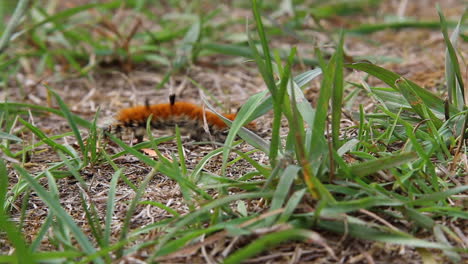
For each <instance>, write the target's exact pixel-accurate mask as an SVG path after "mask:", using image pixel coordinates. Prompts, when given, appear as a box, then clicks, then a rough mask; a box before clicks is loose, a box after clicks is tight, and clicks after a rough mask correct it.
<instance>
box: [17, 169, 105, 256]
mask: <svg viewBox="0 0 468 264" xmlns="http://www.w3.org/2000/svg"><path fill="white" fill-rule="evenodd" d="M13 167H14V168H15V170H16V171H17V172H18V173H19V174H20V175H21V176H22V177H23V178H24V179H25V180H26V181H27V182H28V184H29V185H30V186H31V188H32V189H33V190H34V191H36V193H37V194H38V195H39V197H40V198H41V199H42V200H43V201H44V202H45V203H46V204H47V205H48V207H49V208H50V210H52V212H53V213H54V215H55V216H56V217H57V218H58V219H60V221H61V222H63V223H64V225H66V226H67V227H68V228H69V229H70V231H71V232H72V233H73V234H74V235H75V238H76V240H77V242H78V244H79V245H80V246H81V249H82V250H83V251H84V252H85V253H87V254H92V253H94V252H96V250H95V248H94V246H93V244H92V243H91V241H89V240H88V237H87V236H86V235H85V234H84V233H83V231H81V229H80V228H79V227H78V225H77V224H76V223H75V221H74V220H73V218H72V217H71V216H70V215H69V214H68V213H67V212H66V211H65V210H64V209H63V208H62V206H61V205H60V202H59V201H57V200H56V199H55V198H54V197H53V196H51V195H50V194H49V192H48V191H47V190H45V189H44V187H42V186H41V185H40V184H39V183H38V182H37V181H36V180H35V179H34V178H33V177H32V176H31V175H29V173H28V172H27V171H26V170H25V169H23V168H21V167H20V166H17V165H13ZM96 262H98V263H102V260H101V259H97V260H96Z"/></svg>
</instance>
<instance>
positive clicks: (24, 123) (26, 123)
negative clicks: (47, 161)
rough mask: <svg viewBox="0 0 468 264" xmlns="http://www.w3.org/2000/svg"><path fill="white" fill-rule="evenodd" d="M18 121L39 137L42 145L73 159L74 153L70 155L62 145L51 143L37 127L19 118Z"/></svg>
mask: <svg viewBox="0 0 468 264" xmlns="http://www.w3.org/2000/svg"><path fill="white" fill-rule="evenodd" d="M18 121H20V123H21V124H23V125H24V126H25V127H27V128H28V129H29V130H31V132H33V133H34V134H35V135H36V136H37V137H39V139H40V140H42V141H43V142H44V143H46V144H47V145H49V146H50V147H52V148H53V149H54V150H60V151H62V152H63V153H66V154H67V155H69V156H70V157H75V155H74V153H72V152H71V151H70V150H69V149H68V148H66V147H65V146H64V145H62V144H58V143H57V142H55V141H53V140H52V139H50V138H49V137H47V136H46V134H44V132H42V131H41V130H40V129H38V128H37V127H35V126H33V125H32V124H30V123H29V122H27V121H25V120H23V119H22V118H19V119H18Z"/></svg>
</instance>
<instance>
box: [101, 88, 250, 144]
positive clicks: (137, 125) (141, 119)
mask: <svg viewBox="0 0 468 264" xmlns="http://www.w3.org/2000/svg"><path fill="white" fill-rule="evenodd" d="M169 98H170V103H166V104H155V105H149V104H148V103H146V105H140V106H134V107H130V108H125V109H122V110H121V111H120V112H119V113H118V114H117V116H116V120H117V122H116V123H115V124H114V125H112V126H111V127H110V128H109V129H108V132H111V133H114V134H116V135H117V136H121V135H122V132H123V131H124V130H128V129H129V130H131V131H133V133H134V135H135V137H136V138H137V140H138V142H141V141H143V136H144V135H145V133H146V122H147V120H148V118H149V117H150V115H151V116H152V118H151V121H150V125H151V127H152V128H154V129H161V130H165V129H173V128H174V127H175V126H176V125H177V126H179V128H180V129H181V132H183V133H185V134H188V135H189V136H190V138H192V139H194V140H196V141H208V140H210V139H211V138H212V139H214V140H216V141H224V140H225V139H226V136H227V133H228V131H229V127H228V126H227V125H226V123H224V121H223V120H222V119H221V118H219V117H218V116H217V115H216V114H214V113H212V112H210V111H207V110H205V109H203V108H202V107H200V106H198V105H195V104H192V103H187V102H175V95H171V96H170V97H169ZM223 116H224V117H226V118H227V119H229V120H231V121H232V120H234V119H235V118H236V114H225V115H223ZM205 123H206V125H207V126H206V128H205ZM246 127H247V128H250V129H253V130H255V128H256V125H255V123H254V122H251V123H249V124H247V125H246Z"/></svg>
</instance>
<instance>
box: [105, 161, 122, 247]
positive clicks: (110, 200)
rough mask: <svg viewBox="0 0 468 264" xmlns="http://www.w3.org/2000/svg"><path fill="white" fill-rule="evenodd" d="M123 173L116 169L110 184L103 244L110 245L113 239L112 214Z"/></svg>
mask: <svg viewBox="0 0 468 264" xmlns="http://www.w3.org/2000/svg"><path fill="white" fill-rule="evenodd" d="M121 175H122V170H121V169H120V170H118V171H116V172H115V173H114V174H113V175H112V179H111V182H110V186H109V194H108V195H107V203H106V218H105V222H104V223H105V224H104V234H103V244H104V246H109V243H110V239H111V225H112V216H113V215H114V208H115V193H116V191H117V183H118V182H119V179H120V176H121Z"/></svg>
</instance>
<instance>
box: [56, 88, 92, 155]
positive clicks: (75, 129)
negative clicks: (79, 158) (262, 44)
mask: <svg viewBox="0 0 468 264" xmlns="http://www.w3.org/2000/svg"><path fill="white" fill-rule="evenodd" d="M48 90H49V92H51V93H52V95H54V97H55V100H57V103H58V105H59V107H60V110H62V112H63V115H64V116H65V118H66V119H67V121H68V124H69V125H70V127H71V129H72V131H73V134H74V135H75V138H76V140H77V141H78V145H79V146H80V150H81V153H85V146H84V143H83V139H82V138H81V133H80V131H79V130H78V126H77V125H76V123H75V121H74V120H73V116H72V114H71V112H70V109H68V106H67V105H66V104H65V102H64V101H63V100H62V98H60V96H59V95H58V94H57V93H56V92H54V91H53V90H52V89H50V88H49V89H48ZM83 158H84V159H85V160H87V158H88V157H87V156H84V157H83ZM85 164H86V162H85Z"/></svg>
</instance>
